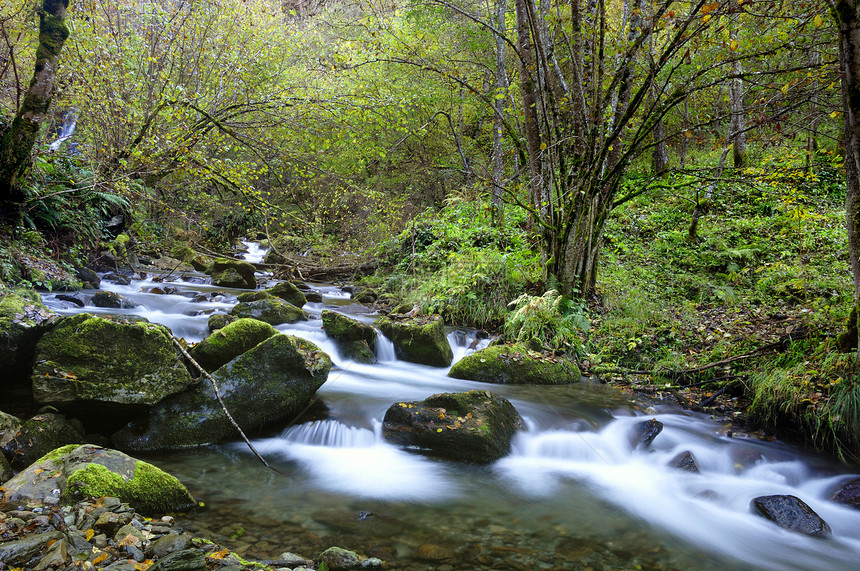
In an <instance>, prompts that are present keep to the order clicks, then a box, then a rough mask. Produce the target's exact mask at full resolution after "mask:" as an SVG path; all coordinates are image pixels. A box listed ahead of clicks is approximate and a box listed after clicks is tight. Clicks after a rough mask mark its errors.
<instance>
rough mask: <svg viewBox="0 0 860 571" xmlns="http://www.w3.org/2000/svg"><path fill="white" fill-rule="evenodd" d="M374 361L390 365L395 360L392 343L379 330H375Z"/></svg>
mask: <svg viewBox="0 0 860 571" xmlns="http://www.w3.org/2000/svg"><path fill="white" fill-rule="evenodd" d="M376 360H377V361H379V362H380V363H390V362H391V361H396V360H397V356H396V355H395V353H394V343H392V342H391V339H389V338H388V337H386V336H385V335H383V334H382V331H380V330H379V329H376Z"/></svg>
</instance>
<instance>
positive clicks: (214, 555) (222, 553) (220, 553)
mask: <svg viewBox="0 0 860 571" xmlns="http://www.w3.org/2000/svg"><path fill="white" fill-rule="evenodd" d="M228 553H230V552H229V551H227V550H226V549H222V550H221V551H218V552H216V553H210V554H209V558H210V559H224V558H225V557H227V554H228Z"/></svg>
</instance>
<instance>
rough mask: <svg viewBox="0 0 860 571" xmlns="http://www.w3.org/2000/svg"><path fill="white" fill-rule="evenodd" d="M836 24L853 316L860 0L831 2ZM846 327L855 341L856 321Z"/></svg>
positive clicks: (858, 207) (859, 236)
mask: <svg viewBox="0 0 860 571" xmlns="http://www.w3.org/2000/svg"><path fill="white" fill-rule="evenodd" d="M833 15H834V17H835V18H836V22H837V24H838V25H839V63H840V67H841V68H842V69H841V71H842V96H843V105H844V110H845V113H844V116H845V178H846V195H845V211H846V226H847V229H848V255H849V259H850V261H851V272H852V273H853V275H854V308H855V311H853V312H852V316H854V319H856V316H857V311H856V309H857V307H858V304H860V0H839V1H837V2H835V3H834V4H833ZM848 330H849V332H850V334H851V335H852V336H853V337H854V340H853V342H852V344H854V345H855V346H857V345H856V343H857V340H856V336H857V323H851V324H849V327H848Z"/></svg>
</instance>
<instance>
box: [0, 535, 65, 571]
mask: <svg viewBox="0 0 860 571" xmlns="http://www.w3.org/2000/svg"><path fill="white" fill-rule="evenodd" d="M63 538H64V536H63V534H62V533H60V532H59V531H48V532H45V533H38V534H34V535H28V536H27V537H24V538H22V539H16V540H12V541H4V542H2V543H0V567H3V566H9V567H29V568H33V564H34V563H35V561H34V560H36V561H37V560H38V559H40V558H41V553H42V552H43V551H44V549H45V547H46V546H47V545H48V543H50V542H52V541H59V540H61V539H63Z"/></svg>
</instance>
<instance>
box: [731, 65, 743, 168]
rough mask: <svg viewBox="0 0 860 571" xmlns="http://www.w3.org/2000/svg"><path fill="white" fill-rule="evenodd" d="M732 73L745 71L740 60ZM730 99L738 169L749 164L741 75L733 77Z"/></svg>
mask: <svg viewBox="0 0 860 571" xmlns="http://www.w3.org/2000/svg"><path fill="white" fill-rule="evenodd" d="M732 73H733V74H734V75H740V74H741V73H743V65H742V64H741V62H740V60H735V61H734V63H733V64H732ZM729 100H730V102H731V107H732V120H731V125H730V127H729V131H730V132H731V135H730V137H731V140H732V159H733V160H734V165H735V168H736V169H742V168H744V167H745V166H746V164H747V138H746V134H745V133H744V128H745V127H744V123H745V121H744V86H743V82H742V81H741V78H740V77H733V78H732V81H731V84H730V85H729Z"/></svg>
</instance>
